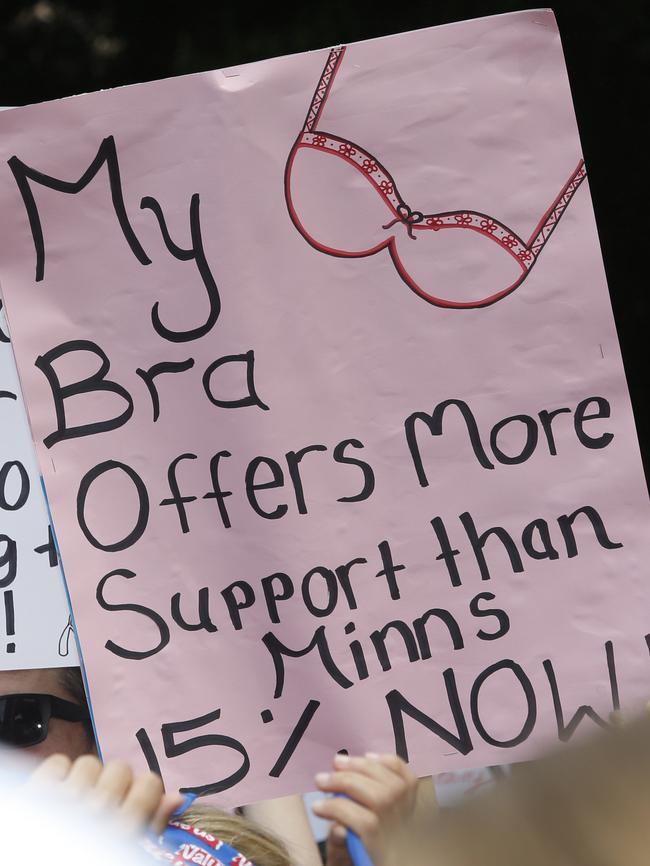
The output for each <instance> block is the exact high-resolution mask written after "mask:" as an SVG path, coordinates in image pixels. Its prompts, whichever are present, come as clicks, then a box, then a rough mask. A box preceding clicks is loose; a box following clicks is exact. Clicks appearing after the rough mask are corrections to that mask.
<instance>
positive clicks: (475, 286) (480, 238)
mask: <svg viewBox="0 0 650 866" xmlns="http://www.w3.org/2000/svg"><path fill="white" fill-rule="evenodd" d="M393 231H394V233H395V241H394V244H393V245H391V254H392V257H393V260H394V262H395V266H396V268H397V270H398V272H399V274H400V276H401V277H402V279H403V280H404V281H405V282H406V283H407V284H408V285H409V287H410V288H411V289H413V291H415V292H417V293H418V294H420V295H421V296H422V297H424V298H425V299H426V300H430V301H432V302H433V303H438V304H440V306H455V305H459V306H483V305H485V304H486V303H489V302H490V300H493V299H494V296H495V295H499V296H501V297H503V296H504V295H505V294H507V293H508V291H509V290H511V289H512V288H516V286H517V285H519V283H520V282H521V281H522V278H523V276H525V274H526V271H524V270H523V269H522V267H521V265H520V263H519V262H518V261H517V259H516V258H514V257H513V256H512V255H511V254H510V253H509V252H508V251H507V250H505V249H504V248H503V247H502V246H501V245H500V244H497V243H495V241H493V240H491V239H490V238H489V237H486V236H485V235H484V234H481V233H480V232H476V231H473V230H472V229H469V228H463V227H461V226H459V227H458V228H456V227H455V226H454V227H450V228H439V229H438V230H437V231H434V230H433V229H416V230H415V231H414V232H413V234H414V235H415V240H413V239H412V238H410V237H409V236H408V234H407V232H406V228H405V227H403V226H401V225H396V226H395V227H394V229H393ZM513 284H514V285H513Z"/></svg>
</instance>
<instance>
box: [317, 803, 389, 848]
mask: <svg viewBox="0 0 650 866" xmlns="http://www.w3.org/2000/svg"><path fill="white" fill-rule="evenodd" d="M311 808H312V811H313V812H314V814H315V815H318V817H319V818H325V820H326V821H335V822H336V823H337V824H342V825H343V826H344V827H347V828H348V829H349V830H352V832H353V833H356V834H357V836H359V837H360V838H361V839H363V841H364V842H368V840H369V839H372V837H373V836H374V835H376V834H377V833H378V831H379V818H378V817H377V815H376V814H375V813H374V812H372V811H371V810H370V809H366V808H365V807H364V806H362V805H360V804H359V803H355V802H354V801H353V800H348V799H347V798H346V797H328V798H327V799H326V800H317V801H316V802H315V803H312V806H311Z"/></svg>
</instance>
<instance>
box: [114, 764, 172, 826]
mask: <svg viewBox="0 0 650 866" xmlns="http://www.w3.org/2000/svg"><path fill="white" fill-rule="evenodd" d="M163 794H164V787H163V783H162V779H161V778H160V776H157V775H156V774H155V773H143V774H142V775H141V776H137V777H136V779H135V781H134V782H133V784H132V785H131V789H130V790H129V792H128V794H127V795H126V797H125V799H124V802H123V803H122V805H121V807H120V809H119V815H120V824H121V825H122V827H123V828H124V831H125V832H126V833H138V832H139V831H140V830H142V829H143V828H144V827H146V826H147V825H148V824H149V822H150V821H151V819H152V818H153V817H154V815H155V814H156V812H157V811H158V808H159V807H160V805H161V800H162V798H163Z"/></svg>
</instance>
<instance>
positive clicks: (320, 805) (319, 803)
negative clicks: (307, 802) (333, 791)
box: [311, 800, 327, 812]
mask: <svg viewBox="0 0 650 866" xmlns="http://www.w3.org/2000/svg"><path fill="white" fill-rule="evenodd" d="M326 805H327V800H316V801H315V802H314V803H312V804H311V808H312V812H321V811H322V810H323V809H324V808H325V806H326Z"/></svg>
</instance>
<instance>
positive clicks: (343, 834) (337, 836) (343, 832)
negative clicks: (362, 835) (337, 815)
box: [329, 824, 348, 845]
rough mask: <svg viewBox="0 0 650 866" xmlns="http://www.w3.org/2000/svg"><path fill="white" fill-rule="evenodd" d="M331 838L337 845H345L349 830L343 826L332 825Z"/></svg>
mask: <svg viewBox="0 0 650 866" xmlns="http://www.w3.org/2000/svg"><path fill="white" fill-rule="evenodd" d="M329 838H330V839H331V840H332V842H333V843H334V844H335V845H345V843H346V840H347V838H348V831H347V828H346V827H344V826H343V824H332V826H331V827H330V832H329Z"/></svg>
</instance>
